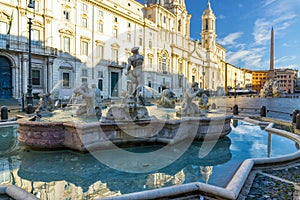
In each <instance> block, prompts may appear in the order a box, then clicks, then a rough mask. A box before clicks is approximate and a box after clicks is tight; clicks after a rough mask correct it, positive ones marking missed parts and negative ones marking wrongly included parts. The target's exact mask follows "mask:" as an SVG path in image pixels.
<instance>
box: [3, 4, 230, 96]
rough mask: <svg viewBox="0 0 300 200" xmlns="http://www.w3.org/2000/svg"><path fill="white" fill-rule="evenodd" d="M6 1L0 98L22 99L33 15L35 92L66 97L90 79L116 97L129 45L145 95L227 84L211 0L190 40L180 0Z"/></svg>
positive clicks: (125, 82) (122, 84)
mask: <svg viewBox="0 0 300 200" xmlns="http://www.w3.org/2000/svg"><path fill="white" fill-rule="evenodd" d="M28 3H29V1H27V2H26V1H11V0H3V1H1V3H0V5H1V8H0V27H1V29H0V30H1V32H0V61H1V62H0V63H1V64H0V68H1V73H2V74H1V75H0V76H1V80H2V82H1V83H0V87H1V89H0V98H3V97H13V98H21V96H22V95H23V94H25V93H26V92H27V84H28V74H29V72H28V64H29V55H28V41H29V39H28V36H29V32H28V30H29V27H28V18H31V19H32V31H31V46H32V59H31V61H32V84H33V93H34V94H38V93H46V92H50V93H52V94H53V95H54V96H55V97H57V98H61V99H68V98H70V97H71V95H72V92H73V89H74V88H75V87H78V86H80V85H81V83H82V82H88V83H89V85H91V84H95V85H96V86H97V87H98V88H99V89H100V90H101V91H102V96H103V98H105V99H110V98H119V97H121V96H122V94H123V93H124V92H126V91H127V90H128V89H127V85H129V84H128V83H129V82H130V80H129V79H128V77H127V76H126V75H125V72H126V68H127V59H128V57H129V56H131V48H132V47H139V52H140V53H141V54H142V55H143V56H144V66H143V83H144V85H145V88H147V90H146V91H145V95H148V96H149V95H150V96H151V95H155V94H156V93H161V92H162V89H163V88H164V87H166V86H168V87H170V89H172V90H173V91H174V92H175V94H176V96H178V97H180V96H181V95H183V93H184V91H185V90H186V87H188V84H190V83H191V82H194V81H196V82H199V85H200V86H201V87H202V88H205V89H208V90H213V91H216V90H217V89H219V88H224V87H225V65H226V61H225V57H226V50H225V48H223V47H222V46H221V45H219V44H217V43H216V37H217V35H216V17H215V15H214V13H213V10H212V8H211V5H210V2H209V1H208V4H207V7H206V9H205V10H204V12H203V15H202V25H201V24H199V26H202V31H201V33H199V34H200V35H201V38H202V39H201V41H198V40H192V39H191V38H190V19H191V15H190V14H189V13H188V11H187V9H186V5H185V1H184V0H164V1H163V0H160V1H156V0H155V1H154V0H148V1H147V3H146V4H145V5H142V4H140V3H138V2H137V1H134V0H82V1H79V0H78V1H74V0H58V1H48V0H46V1H41V0H36V1H35V8H34V9H30V8H28V7H27V5H28Z"/></svg>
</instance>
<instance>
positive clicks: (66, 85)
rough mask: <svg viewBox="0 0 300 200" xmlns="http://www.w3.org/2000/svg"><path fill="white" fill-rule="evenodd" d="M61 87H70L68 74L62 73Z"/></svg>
mask: <svg viewBox="0 0 300 200" xmlns="http://www.w3.org/2000/svg"><path fill="white" fill-rule="evenodd" d="M62 76H63V87H70V73H69V72H63V74H62Z"/></svg>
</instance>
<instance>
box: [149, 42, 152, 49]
mask: <svg viewBox="0 0 300 200" xmlns="http://www.w3.org/2000/svg"><path fill="white" fill-rule="evenodd" d="M149 48H150V49H152V41H151V40H149Z"/></svg>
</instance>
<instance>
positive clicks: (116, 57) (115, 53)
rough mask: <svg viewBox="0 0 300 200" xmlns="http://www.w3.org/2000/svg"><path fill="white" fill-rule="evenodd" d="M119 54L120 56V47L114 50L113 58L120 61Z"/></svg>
mask: <svg viewBox="0 0 300 200" xmlns="http://www.w3.org/2000/svg"><path fill="white" fill-rule="evenodd" d="M118 56H119V51H118V49H113V50H112V60H113V61H115V62H118Z"/></svg>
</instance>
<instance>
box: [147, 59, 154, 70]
mask: <svg viewBox="0 0 300 200" xmlns="http://www.w3.org/2000/svg"><path fill="white" fill-rule="evenodd" d="M148 62H149V67H150V68H152V63H153V60H152V58H148Z"/></svg>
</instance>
